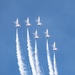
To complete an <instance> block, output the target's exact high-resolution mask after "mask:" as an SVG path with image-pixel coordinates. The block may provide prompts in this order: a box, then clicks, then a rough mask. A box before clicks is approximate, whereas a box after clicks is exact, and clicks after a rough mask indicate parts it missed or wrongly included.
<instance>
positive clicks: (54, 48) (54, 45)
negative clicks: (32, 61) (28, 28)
mask: <svg viewBox="0 0 75 75" xmlns="http://www.w3.org/2000/svg"><path fill="white" fill-rule="evenodd" d="M52 47H53V50H54V51H57V50H58V49H57V48H56V44H55V42H54V44H53V45H52Z"/></svg>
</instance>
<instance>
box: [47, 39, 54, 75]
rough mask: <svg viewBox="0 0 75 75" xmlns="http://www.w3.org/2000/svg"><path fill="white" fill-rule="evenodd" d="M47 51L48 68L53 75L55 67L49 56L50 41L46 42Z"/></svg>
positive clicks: (50, 74)
mask: <svg viewBox="0 0 75 75" xmlns="http://www.w3.org/2000/svg"><path fill="white" fill-rule="evenodd" d="M46 50H47V62H48V68H49V75H53V67H52V62H51V58H50V54H49V46H48V40H47V41H46Z"/></svg>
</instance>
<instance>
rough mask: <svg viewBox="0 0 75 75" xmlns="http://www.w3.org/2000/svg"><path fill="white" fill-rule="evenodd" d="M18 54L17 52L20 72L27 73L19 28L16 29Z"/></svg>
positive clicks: (24, 74) (25, 74)
mask: <svg viewBox="0 0 75 75" xmlns="http://www.w3.org/2000/svg"><path fill="white" fill-rule="evenodd" d="M16 54H17V60H18V66H19V71H20V74H21V75H27V72H26V69H25V64H24V63H23V60H22V55H21V49H20V42H19V37H18V28H17V29H16Z"/></svg>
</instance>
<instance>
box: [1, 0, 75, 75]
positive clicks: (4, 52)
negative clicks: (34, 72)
mask: <svg viewBox="0 0 75 75" xmlns="http://www.w3.org/2000/svg"><path fill="white" fill-rule="evenodd" d="M38 16H40V17H41V22H42V23H43V25H42V26H41V27H38V26H37V25H36V22H35V20H36V19H37V17H38ZM27 17H30V22H31V24H32V26H31V27H30V38H31V43H32V47H33V49H34V37H33V35H32V33H33V32H34V31H35V30H36V29H37V30H38V34H39V36H40V37H41V38H39V39H38V52H39V53H38V54H39V61H40V66H41V68H42V70H43V71H44V73H45V75H48V66H47V58H46V47H45V42H46V38H45V35H44V31H45V30H46V28H48V29H49V34H50V35H51V36H52V37H51V38H49V46H50V45H51V44H53V42H54V41H55V42H56V46H57V48H58V51H57V52H56V61H57V68H58V74H59V75H75V0H0V75H20V73H19V70H18V65H17V58H16V43H15V37H16V27H15V24H14V21H15V20H16V18H18V19H19V23H20V24H21V27H20V28H19V38H20V43H21V44H20V45H21V49H22V55H23V57H24V60H25V61H24V62H25V64H26V66H27V70H28V71H29V73H31V70H30V65H29V60H28V54H27V53H28V52H27V41H26V40H27V39H26V30H27V27H26V26H25V23H24V20H25V19H26V18H27ZM50 54H51V59H52V61H53V51H52V47H51V46H50ZM30 75H31V74H30Z"/></svg>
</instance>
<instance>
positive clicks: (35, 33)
mask: <svg viewBox="0 0 75 75" xmlns="http://www.w3.org/2000/svg"><path fill="white" fill-rule="evenodd" d="M36 22H37V25H38V26H41V25H42V23H41V21H40V17H38V19H37V20H36ZM14 23H15V24H16V27H17V28H19V27H20V24H19V21H18V18H17V19H16V21H15V22H14ZM25 23H26V26H27V27H30V26H31V23H30V20H29V17H27V20H25ZM44 33H45V37H46V38H49V37H51V36H50V35H49V33H48V29H46V31H45V32H44ZM33 35H34V38H35V39H38V38H39V36H38V32H37V30H36V31H35V32H34V33H33ZM52 47H53V50H54V51H57V50H58V49H57V47H56V43H55V42H54V43H53V45H52Z"/></svg>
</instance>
